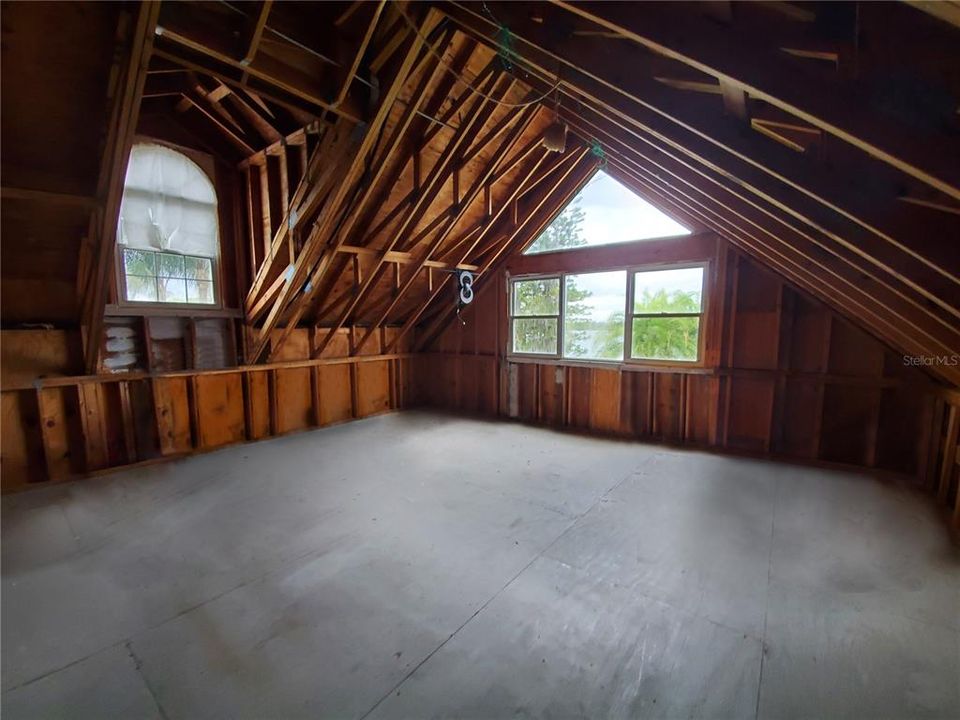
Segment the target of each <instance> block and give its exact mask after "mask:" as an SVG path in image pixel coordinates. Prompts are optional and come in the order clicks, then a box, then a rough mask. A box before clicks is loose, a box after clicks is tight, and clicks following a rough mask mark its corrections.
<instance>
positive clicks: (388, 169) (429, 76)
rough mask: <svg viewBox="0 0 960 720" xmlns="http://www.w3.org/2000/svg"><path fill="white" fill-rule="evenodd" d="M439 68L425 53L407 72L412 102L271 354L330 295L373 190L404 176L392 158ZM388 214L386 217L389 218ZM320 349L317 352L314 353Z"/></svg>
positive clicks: (444, 37) (443, 40)
mask: <svg viewBox="0 0 960 720" xmlns="http://www.w3.org/2000/svg"><path fill="white" fill-rule="evenodd" d="M452 34H453V33H452V29H450V28H447V27H444V28H442V29H441V32H440V41H439V43H440V45H441V47H444V46H446V44H447V43H449V42H450V40H451V38H452ZM428 40H430V41H431V42H432V41H433V39H432V38H430V37H428ZM462 60H463V61H464V62H466V58H465V57H463V58H462ZM442 69H443V68H442V65H441V64H440V63H438V62H437V61H436V58H434V57H433V56H432V54H430V53H429V52H425V53H424V55H423V57H422V58H421V59H420V60H419V62H418V65H417V66H416V68H415V69H414V70H413V71H411V72H410V73H409V75H408V77H415V76H417V75H418V74H421V73H422V74H421V77H420V80H419V82H418V84H417V85H416V86H415V88H414V92H413V95H412V98H411V101H409V102H407V103H406V105H405V108H404V111H403V114H402V115H401V116H400V119H399V120H398V122H397V123H396V125H394V127H393V129H392V131H391V135H390V138H389V140H388V141H387V142H386V143H385V144H384V147H383V149H382V150H381V151H380V152H379V154H378V153H377V150H378V148H376V147H374V148H373V149H372V151H371V159H370V162H369V164H368V172H369V169H370V168H374V169H373V172H372V173H371V174H370V175H369V176H368V177H367V178H366V179H365V181H364V186H363V190H362V192H361V193H360V195H359V197H358V198H357V199H356V201H355V202H354V205H353V208H352V210H351V212H350V214H349V215H348V216H347V218H346V220H345V222H344V223H343V225H342V227H341V228H340V229H339V231H338V235H337V237H338V240H337V243H336V244H334V245H332V246H330V247H328V248H327V250H326V253H325V255H324V257H326V258H327V260H326V262H324V260H323V258H321V262H320V263H319V264H318V267H317V268H316V269H315V270H314V271H313V275H312V277H311V280H310V284H309V285H310V288H311V289H310V291H309V292H308V293H306V296H305V298H304V300H303V301H302V302H301V304H300V307H299V308H298V309H297V310H296V311H295V312H294V313H293V315H292V316H291V317H290V318H288V320H287V325H286V328H285V329H284V333H281V335H280V337H279V338H278V340H277V342H276V346H275V349H274V352H276V348H278V347H279V346H280V344H281V343H282V342H283V341H284V340H285V338H286V337H287V336H288V335H289V333H290V332H292V331H293V327H294V326H295V325H296V323H297V322H299V320H300V317H301V316H302V315H303V313H304V312H305V311H306V309H307V308H309V307H311V306H313V305H314V304H318V305H321V306H322V304H323V302H324V300H325V297H324V295H322V294H320V293H321V290H322V289H326V292H332V290H333V288H334V284H333V283H327V284H326V285H324V284H323V283H322V280H323V276H324V274H325V273H327V271H328V269H329V266H330V263H331V262H332V261H333V260H334V259H335V258H334V255H335V254H336V253H337V251H338V248H339V246H340V245H344V244H347V241H348V239H350V238H351V237H353V235H354V234H355V233H354V231H355V229H356V230H357V231H358V232H362V231H365V230H366V227H367V225H368V224H369V221H370V219H371V217H372V216H373V215H375V214H376V211H377V210H378V209H379V207H380V202H378V201H377V200H378V198H377V196H376V194H375V193H376V191H377V190H378V189H382V188H381V186H384V187H386V188H387V189H388V190H389V189H390V188H392V187H393V186H394V184H395V183H396V182H397V180H398V179H399V178H400V175H401V174H402V173H403V169H404V167H405V165H406V161H403V162H398V161H395V159H394V156H395V155H396V154H398V153H400V151H401V149H402V148H404V147H405V146H407V145H409V144H410V139H409V137H408V132H409V130H410V128H411V126H412V124H413V122H414V120H416V119H417V117H419V111H420V107H421V106H422V105H423V103H424V101H425V97H426V95H425V91H426V89H427V88H428V87H429V86H431V85H432V84H433V83H434V81H435V80H436V79H437V78H438V77H439V76H440V74H441V70H442ZM403 205H404V202H401V203H399V204H398V208H402V206H403ZM411 207H412V204H411ZM395 209H397V208H395ZM390 214H392V213H390ZM390 214H388V217H389V215H390ZM361 290H362V288H361ZM358 292H359V290H358ZM318 296H319V299H318ZM330 337H332V333H330V334H328V336H327V338H328V339H329V338H330ZM321 350H322V349H321ZM321 350H317V352H320V351H321Z"/></svg>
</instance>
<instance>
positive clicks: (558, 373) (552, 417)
mask: <svg viewBox="0 0 960 720" xmlns="http://www.w3.org/2000/svg"><path fill="white" fill-rule="evenodd" d="M535 367H536V368H537V370H538V372H539V375H540V377H539V380H538V382H539V384H540V412H539V416H538V419H539V421H540V422H542V423H546V424H547V425H552V426H554V427H562V426H563V405H564V403H563V397H564V391H565V387H566V373H565V372H564V370H563V368H561V367H556V366H554V365H537V366H535Z"/></svg>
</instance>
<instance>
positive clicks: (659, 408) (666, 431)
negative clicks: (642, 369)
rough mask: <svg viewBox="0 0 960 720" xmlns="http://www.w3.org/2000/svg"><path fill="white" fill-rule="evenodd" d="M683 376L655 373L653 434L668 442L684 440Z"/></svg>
mask: <svg viewBox="0 0 960 720" xmlns="http://www.w3.org/2000/svg"><path fill="white" fill-rule="evenodd" d="M682 383H683V376H682V375H677V374H674V373H653V428H652V429H653V434H654V435H656V436H658V437H660V438H662V439H663V440H666V441H667V442H680V440H681V439H682V438H683V404H682V403H683V392H682V387H681V385H682Z"/></svg>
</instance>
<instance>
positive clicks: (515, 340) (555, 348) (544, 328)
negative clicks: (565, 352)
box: [510, 276, 560, 356]
mask: <svg viewBox="0 0 960 720" xmlns="http://www.w3.org/2000/svg"><path fill="white" fill-rule="evenodd" d="M510 334H511V352H513V353H514V354H521V355H554V356H555V355H557V353H558V352H559V347H560V278H559V276H553V277H539V278H534V279H532V280H514V282H513V292H512V297H511V300H510Z"/></svg>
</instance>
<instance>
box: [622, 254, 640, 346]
mask: <svg viewBox="0 0 960 720" xmlns="http://www.w3.org/2000/svg"><path fill="white" fill-rule="evenodd" d="M636 275H637V274H636V273H634V272H630V271H627V292H626V295H627V298H626V302H625V303H624V308H623V361H624V362H626V361H627V360H629V359H630V358H631V357H632V356H633V287H634V279H635V278H636Z"/></svg>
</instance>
